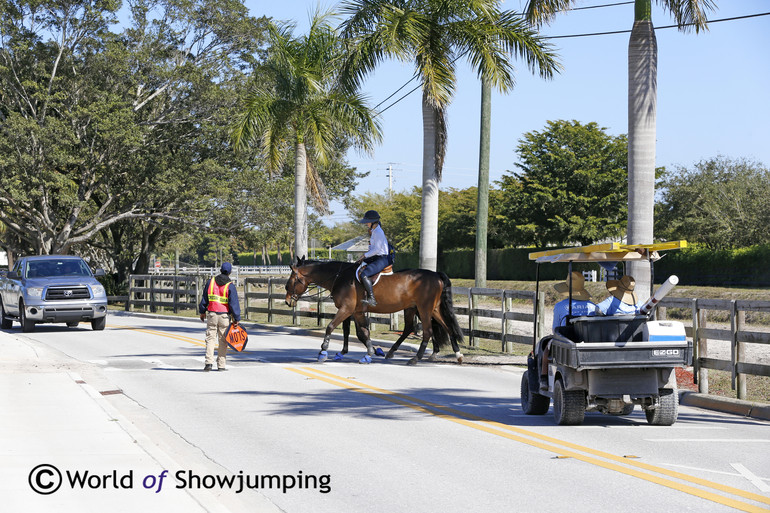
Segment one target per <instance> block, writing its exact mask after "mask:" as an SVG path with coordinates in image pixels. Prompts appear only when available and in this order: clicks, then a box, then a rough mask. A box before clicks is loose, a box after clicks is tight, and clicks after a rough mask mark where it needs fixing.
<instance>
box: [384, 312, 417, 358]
mask: <svg viewBox="0 0 770 513" xmlns="http://www.w3.org/2000/svg"><path fill="white" fill-rule="evenodd" d="M416 314H417V309H416V308H407V309H406V310H404V331H403V332H401V336H400V337H398V340H396V343H395V344H393V346H392V347H391V348H390V350H388V354H386V355H385V358H386V359H390V358H393V355H394V354H395V353H396V351H398V348H399V347H401V343H402V342H403V341H404V340H406V337H408V336H409V335H411V334H412V333H413V332H414V331H415V329H414V328H415V322H414V316H415V315H416Z"/></svg>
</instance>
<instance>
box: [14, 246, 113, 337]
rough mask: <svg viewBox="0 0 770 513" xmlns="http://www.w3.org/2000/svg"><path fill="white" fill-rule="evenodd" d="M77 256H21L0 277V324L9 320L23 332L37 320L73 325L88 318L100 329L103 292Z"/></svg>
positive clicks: (104, 318) (104, 300) (104, 308)
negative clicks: (16, 323)
mask: <svg viewBox="0 0 770 513" xmlns="http://www.w3.org/2000/svg"><path fill="white" fill-rule="evenodd" d="M104 275H105V273H104V270H102V269H96V271H95V272H93V273H92V272H91V268H90V267H89V266H88V264H87V263H86V262H85V261H84V260H83V259H82V258H80V257H79V256H74V255H44V256H29V257H22V258H20V259H19V260H17V262H16V264H15V265H14V266H13V269H11V270H10V271H8V272H7V273H6V275H5V276H2V277H0V328H2V329H5V330H7V329H10V328H11V327H12V326H13V321H18V322H19V323H20V324H21V329H22V331H23V332H25V333H29V332H31V331H34V329H35V324H38V323H50V322H53V323H58V322H63V323H67V326H70V327H75V326H77V325H78V324H79V323H80V322H90V323H91V327H92V328H93V329H94V330H103V329H104V327H105V325H106V322H107V295H106V293H105V290H104V286H103V285H102V284H101V283H99V281H98V280H97V279H96V278H97V277H100V276H104Z"/></svg>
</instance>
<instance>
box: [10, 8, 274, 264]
mask: <svg viewBox="0 0 770 513" xmlns="http://www.w3.org/2000/svg"><path fill="white" fill-rule="evenodd" d="M119 8H120V4H119V3H116V2H98V3H88V2H82V1H75V2H74V3H61V2H58V3H57V2H50V1H48V0H43V1H42V2H38V3H34V5H33V4H30V3H28V2H25V1H23V0H9V1H8V2H6V3H5V4H4V5H3V7H2V8H0V9H2V16H0V168H2V170H3V172H2V174H1V175H0V207H2V208H0V220H2V222H3V223H5V225H6V226H7V227H8V229H9V231H10V232H12V233H11V237H9V238H7V240H11V242H12V244H11V245H12V246H13V247H12V248H11V249H12V250H13V251H15V252H20V253H21V252H23V253H26V252H35V253H37V252H42V253H49V252H68V251H78V252H80V253H84V254H86V253H87V254H90V255H92V256H95V257H96V258H98V259H100V260H101V261H103V262H105V267H108V268H117V269H118V270H119V271H120V273H125V272H126V271H127V270H128V269H129V268H132V267H133V268H134V269H135V270H140V271H141V270H142V269H143V268H144V269H146V265H147V263H148V262H147V260H148V256H149V252H150V251H151V250H152V249H153V247H154V245H155V244H157V243H158V242H159V241H160V240H161V239H162V238H163V237H164V236H166V235H168V234H175V233H178V232H179V231H180V230H183V229H188V230H189V229H190V228H189V227H190V225H191V224H194V225H195V226H196V227H197V228H196V229H198V230H200V229H201V228H202V227H206V226H210V221H211V219H210V217H209V216H210V214H211V213H212V212H215V211H216V208H215V207H216V206H218V203H217V202H216V201H211V198H215V197H216V196H217V192H218V191H219V190H221V189H220V188H221V184H222V181H220V180H224V181H227V179H228V178H232V176H233V175H232V171H233V170H234V169H237V168H238V167H239V162H238V160H237V159H236V158H234V157H232V154H231V153H230V152H229V151H227V149H228V143H229V140H228V138H227V137H226V135H227V134H225V133H223V131H222V130H221V128H220V127H221V126H224V125H226V123H227V120H228V119H231V118H232V115H233V112H234V108H235V103H236V98H237V95H236V94H234V92H236V91H238V90H239V89H241V88H242V87H243V84H244V82H245V75H244V73H243V70H244V69H247V68H249V67H250V66H252V65H253V64H254V63H255V58H254V56H255V55H258V53H259V49H260V45H261V44H262V41H263V40H264V38H263V36H262V35H261V32H262V30H263V29H264V25H263V23H262V22H259V21H258V20H255V19H253V18H250V17H248V16H247V11H246V8H245V7H244V5H243V4H242V3H241V2H239V1H236V0H223V1H219V2H212V1H210V0H193V1H189V0H161V1H160V2H155V3H152V4H150V3H147V2H143V1H139V2H135V3H132V4H131V10H130V16H131V18H130V20H129V21H128V22H127V25H126V26H125V28H124V29H123V30H122V31H121V32H119V33H116V32H111V31H110V30H109V26H110V25H111V24H112V23H113V22H114V21H116V13H117V10H118V9H119ZM212 207H214V208H212ZM137 256H139V258H138V259H137ZM134 262H136V263H135V264H134ZM123 275H124V274H123Z"/></svg>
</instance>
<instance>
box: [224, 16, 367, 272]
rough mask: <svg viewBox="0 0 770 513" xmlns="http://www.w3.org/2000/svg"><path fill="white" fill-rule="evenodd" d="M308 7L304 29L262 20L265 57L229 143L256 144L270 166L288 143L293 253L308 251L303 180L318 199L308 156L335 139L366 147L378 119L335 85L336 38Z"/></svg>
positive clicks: (314, 158) (317, 157)
mask: <svg viewBox="0 0 770 513" xmlns="http://www.w3.org/2000/svg"><path fill="white" fill-rule="evenodd" d="M329 17H330V15H329V14H328V13H326V14H320V13H316V14H315V15H314V16H313V18H312V19H311V24H310V29H309V31H308V33H307V35H305V36H301V37H294V36H293V34H292V33H293V31H294V28H295V27H294V25H293V24H284V25H275V24H272V23H271V24H270V27H269V42H270V48H269V50H268V57H267V59H266V62H265V65H264V66H263V67H262V68H260V69H258V70H257V71H256V72H255V74H254V77H253V80H252V84H251V87H250V90H249V92H248V94H247V97H246V105H245V109H244V112H243V115H242V116H241V118H240V119H239V120H238V121H237V123H236V125H235V127H234V129H233V134H232V138H233V143H234V145H235V146H236V148H243V147H244V146H246V145H248V144H256V145H257V146H258V147H259V148H260V150H262V152H263V153H264V154H265V156H266V158H267V163H268V167H269V168H270V170H271V172H275V171H277V170H278V169H279V168H280V167H281V166H282V165H283V163H284V162H285V160H286V157H287V155H288V154H289V150H290V149H293V150H294V172H295V175H294V230H295V234H294V249H295V252H294V254H295V255H296V256H297V257H301V256H305V255H307V254H308V251H307V250H308V234H307V187H308V185H310V188H311V191H313V192H315V194H316V197H317V198H318V199H319V201H320V203H321V205H322V206H325V198H323V194H322V191H323V184H322V182H321V180H320V177H319V176H318V174H317V172H316V171H315V167H314V166H313V163H314V162H315V163H317V164H320V165H325V164H327V163H328V161H329V157H330V156H331V155H333V154H334V150H335V149H336V148H337V147H336V146H335V145H336V143H337V142H338V141H339V140H340V139H341V138H344V139H345V140H347V141H349V142H350V143H351V144H353V145H354V146H356V147H358V148H360V149H363V150H366V151H371V150H372V148H373V146H374V144H375V143H377V142H379V141H380V139H381V135H380V132H381V131H380V125H379V123H378V122H377V121H376V119H375V118H374V115H373V112H372V111H371V110H370V109H369V107H368V106H367V103H366V100H365V98H364V97H363V96H361V95H360V94H359V93H358V92H357V91H356V90H355V89H353V88H347V87H342V83H341V82H340V81H339V80H338V77H339V71H340V67H341V65H342V63H343V62H344V61H345V59H344V57H345V54H344V50H345V49H344V45H343V44H342V40H341V39H340V37H339V34H338V33H337V32H336V30H335V29H334V28H332V27H331V25H330V24H329V23H328V19H329Z"/></svg>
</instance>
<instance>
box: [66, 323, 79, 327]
mask: <svg viewBox="0 0 770 513" xmlns="http://www.w3.org/2000/svg"><path fill="white" fill-rule="evenodd" d="M78 324H80V323H79V322H77V321H72V322H68V323H67V327H68V328H77V327H78Z"/></svg>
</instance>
